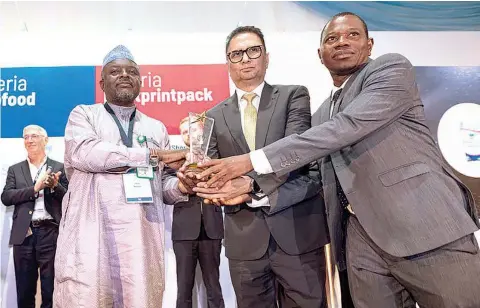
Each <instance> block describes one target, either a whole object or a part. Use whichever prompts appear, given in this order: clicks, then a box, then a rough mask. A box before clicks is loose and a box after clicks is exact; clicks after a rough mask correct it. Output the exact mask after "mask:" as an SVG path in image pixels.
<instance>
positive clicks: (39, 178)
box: [1, 125, 68, 308]
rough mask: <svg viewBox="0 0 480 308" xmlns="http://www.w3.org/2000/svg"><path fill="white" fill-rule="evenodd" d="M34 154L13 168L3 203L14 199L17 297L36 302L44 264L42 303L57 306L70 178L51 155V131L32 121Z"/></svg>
mask: <svg viewBox="0 0 480 308" xmlns="http://www.w3.org/2000/svg"><path fill="white" fill-rule="evenodd" d="M23 139H24V143H25V149H26V150H27V153H28V158H27V159H26V160H24V161H22V162H20V163H18V164H15V165H13V166H11V167H10V168H9V169H8V174H7V180H6V183H5V188H4V189H3V192H2V197H1V199H2V203H3V204H4V205H6V206H11V205H14V206H15V209H14V212H13V225H12V232H11V235H10V245H13V259H14V266H15V279H16V285H17V303H18V307H19V308H30V307H31V308H34V307H35V293H36V291H37V280H38V270H39V269H40V285H41V290H42V305H41V307H42V308H49V307H52V296H53V279H54V266H53V265H54V260H55V250H56V247H57V245H56V242H57V236H58V225H59V224H60V219H61V217H62V199H63V196H64V195H65V193H66V191H67V186H68V182H67V179H66V177H65V175H64V170H63V164H62V163H60V162H57V161H55V160H52V159H50V158H48V157H47V156H46V154H45V146H46V144H47V142H48V137H47V132H46V131H45V129H43V128H42V127H40V126H37V125H29V126H27V127H25V128H24V130H23Z"/></svg>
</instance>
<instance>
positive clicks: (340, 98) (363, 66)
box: [332, 59, 371, 117]
mask: <svg viewBox="0 0 480 308" xmlns="http://www.w3.org/2000/svg"><path fill="white" fill-rule="evenodd" d="M370 61H371V59H369V60H368V62H366V63H365V64H363V65H362V67H360V69H358V70H357V71H356V72H355V73H354V74H353V75H352V76H351V77H350V79H348V81H347V84H346V85H345V86H344V87H343V90H342V92H341V93H340V96H339V97H338V100H337V103H336V104H335V108H334V109H333V113H332V117H333V116H334V115H336V114H337V113H338V110H339V109H340V105H341V104H342V100H343V97H344V96H345V93H347V92H348V89H349V88H350V87H351V85H352V83H353V82H354V81H355V78H357V76H358V74H360V72H361V71H362V70H363V69H364V68H365V67H366V66H367V64H368V63H369V62H370Z"/></svg>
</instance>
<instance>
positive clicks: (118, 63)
mask: <svg viewBox="0 0 480 308" xmlns="http://www.w3.org/2000/svg"><path fill="white" fill-rule="evenodd" d="M109 67H136V68H138V65H137V64H136V63H135V62H133V61H131V60H128V59H116V60H113V61H112V62H109V63H108V64H107V65H105V68H109Z"/></svg>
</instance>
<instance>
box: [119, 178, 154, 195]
mask: <svg viewBox="0 0 480 308" xmlns="http://www.w3.org/2000/svg"><path fill="white" fill-rule="evenodd" d="M123 186H124V188H125V198H126V202H127V203H153V194H152V186H151V184H150V179H148V178H140V177H138V176H137V174H136V173H135V172H129V173H125V174H123Z"/></svg>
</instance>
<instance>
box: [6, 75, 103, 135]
mask: <svg viewBox="0 0 480 308" xmlns="http://www.w3.org/2000/svg"><path fill="white" fill-rule="evenodd" d="M94 102H95V67H94V66H66V67H21V68H2V74H1V75H0V108H2V110H1V113H0V115H1V119H0V123H1V124H0V125H1V130H0V131H1V134H2V135H1V136H0V137H2V138H21V137H22V132H23V128H24V127H25V126H27V125H29V124H37V125H40V126H42V127H43V128H45V130H46V131H47V133H48V135H49V136H51V137H63V136H64V134H65V125H66V124H67V120H68V116H69V114H70V112H71V111H72V109H73V108H74V107H75V106H77V105H79V104H93V103H94Z"/></svg>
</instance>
